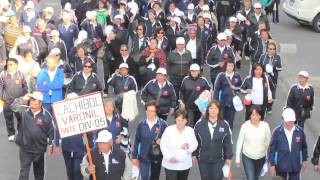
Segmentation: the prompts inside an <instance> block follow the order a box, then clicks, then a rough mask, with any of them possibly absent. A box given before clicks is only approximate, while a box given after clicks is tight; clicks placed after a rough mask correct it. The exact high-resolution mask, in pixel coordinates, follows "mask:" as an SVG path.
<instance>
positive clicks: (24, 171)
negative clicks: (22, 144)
mask: <svg viewBox="0 0 320 180" xmlns="http://www.w3.org/2000/svg"><path fill="white" fill-rule="evenodd" d="M19 158H20V174H19V180H29V172H30V167H31V164H33V174H34V179H35V180H43V179H44V153H39V154H35V153H29V152H26V151H23V150H22V149H20V152H19Z"/></svg>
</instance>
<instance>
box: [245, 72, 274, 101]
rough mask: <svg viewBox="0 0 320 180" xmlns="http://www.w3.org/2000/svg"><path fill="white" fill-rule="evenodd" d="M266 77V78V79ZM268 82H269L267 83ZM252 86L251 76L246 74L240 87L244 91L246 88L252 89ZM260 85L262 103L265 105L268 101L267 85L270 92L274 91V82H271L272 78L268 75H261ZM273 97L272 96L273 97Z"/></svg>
mask: <svg viewBox="0 0 320 180" xmlns="http://www.w3.org/2000/svg"><path fill="white" fill-rule="evenodd" d="M267 78H268V80H267ZM268 82H269V84H268ZM252 86H253V77H252V76H248V77H246V78H245V79H244V80H243V83H242V85H241V87H240V89H241V91H242V92H246V90H247V89H252ZM262 86H263V105H267V103H268V86H270V90H271V93H272V94H274V93H273V92H274V91H275V86H274V83H273V82H272V79H271V78H270V76H263V80H262ZM273 98H274V97H273Z"/></svg>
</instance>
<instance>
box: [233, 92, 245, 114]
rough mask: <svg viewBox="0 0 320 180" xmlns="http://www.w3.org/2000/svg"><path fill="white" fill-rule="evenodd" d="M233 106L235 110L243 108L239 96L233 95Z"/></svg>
mask: <svg viewBox="0 0 320 180" xmlns="http://www.w3.org/2000/svg"><path fill="white" fill-rule="evenodd" d="M232 103H233V107H234V109H235V110H236V111H242V110H243V104H242V101H241V99H240V97H239V96H234V97H233V99H232Z"/></svg>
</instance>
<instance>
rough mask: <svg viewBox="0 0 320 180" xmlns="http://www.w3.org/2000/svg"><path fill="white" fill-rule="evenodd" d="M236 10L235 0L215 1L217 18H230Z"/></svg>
mask: <svg viewBox="0 0 320 180" xmlns="http://www.w3.org/2000/svg"><path fill="white" fill-rule="evenodd" d="M235 10H236V0H221V1H217V14H218V16H226V17H229V16H232V15H233V14H234V13H235Z"/></svg>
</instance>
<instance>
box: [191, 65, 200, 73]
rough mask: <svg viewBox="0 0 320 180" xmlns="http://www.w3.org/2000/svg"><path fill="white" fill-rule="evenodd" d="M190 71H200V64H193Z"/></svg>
mask: <svg viewBox="0 0 320 180" xmlns="http://www.w3.org/2000/svg"><path fill="white" fill-rule="evenodd" d="M190 71H200V66H199V65H198V64H197V63H194V64H191V66H190Z"/></svg>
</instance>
